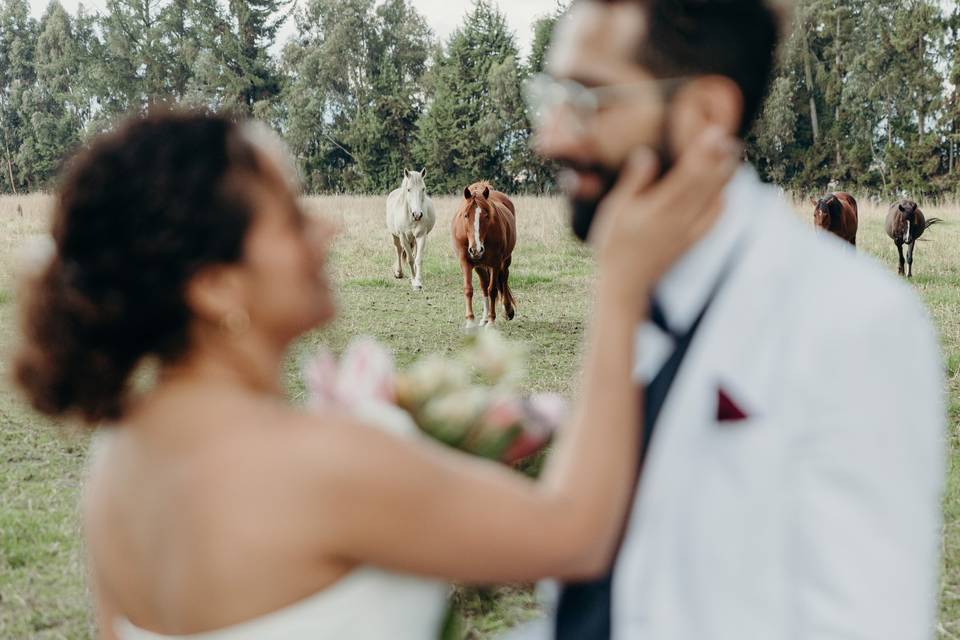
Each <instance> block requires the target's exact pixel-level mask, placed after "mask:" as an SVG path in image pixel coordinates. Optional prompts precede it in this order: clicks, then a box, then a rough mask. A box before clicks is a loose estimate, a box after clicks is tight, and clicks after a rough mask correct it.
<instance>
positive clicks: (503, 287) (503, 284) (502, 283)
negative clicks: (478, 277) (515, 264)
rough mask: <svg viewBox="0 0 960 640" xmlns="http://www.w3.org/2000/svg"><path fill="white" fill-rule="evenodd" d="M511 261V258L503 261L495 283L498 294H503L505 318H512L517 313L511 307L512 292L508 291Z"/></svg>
mask: <svg viewBox="0 0 960 640" xmlns="http://www.w3.org/2000/svg"><path fill="white" fill-rule="evenodd" d="M512 261H513V260H512V259H511V258H507V259H506V261H504V263H503V268H502V269H500V279H499V282H498V283H497V285H498V286H499V288H500V295H502V296H503V310H504V311H505V312H506V314H507V320H513V317H514V316H515V315H516V314H517V312H516V310H515V309H514V308H513V294H512V293H511V292H510V263H511V262H512Z"/></svg>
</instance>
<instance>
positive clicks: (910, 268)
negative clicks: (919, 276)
mask: <svg viewBox="0 0 960 640" xmlns="http://www.w3.org/2000/svg"><path fill="white" fill-rule="evenodd" d="M916 244H917V241H916V240H914V241H913V242H911V243H910V244H908V245H907V277H908V278H912V277H913V248H914V247H915V246H916Z"/></svg>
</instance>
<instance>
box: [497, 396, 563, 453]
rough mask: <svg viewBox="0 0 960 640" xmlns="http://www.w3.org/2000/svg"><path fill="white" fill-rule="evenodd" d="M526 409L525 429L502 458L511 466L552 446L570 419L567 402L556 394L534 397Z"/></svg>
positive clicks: (528, 402)
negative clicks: (564, 424)
mask: <svg viewBox="0 0 960 640" xmlns="http://www.w3.org/2000/svg"><path fill="white" fill-rule="evenodd" d="M524 408H525V415H524V420H523V429H522V430H521V432H520V434H519V435H518V436H517V437H516V439H514V440H513V442H511V443H510V446H509V447H507V450H506V451H504V453H503V456H502V457H501V459H502V460H503V461H504V462H507V463H509V464H513V463H516V462H519V461H520V460H523V459H524V458H529V457H530V456H532V455H533V454H535V453H537V452H538V451H540V450H541V449H543V448H544V447H546V446H547V445H548V444H550V441H551V440H552V439H553V435H554V433H556V432H557V430H559V428H560V427H561V426H562V425H563V423H564V421H565V420H566V419H567V417H568V416H567V414H568V408H567V401H566V400H565V399H564V398H563V397H562V396H559V395H557V394H555V393H541V394H537V395H534V396H533V397H531V398H530V399H529V400H528V401H527V403H526V405H525V407H524Z"/></svg>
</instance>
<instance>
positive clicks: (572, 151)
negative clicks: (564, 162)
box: [533, 105, 585, 158]
mask: <svg viewBox="0 0 960 640" xmlns="http://www.w3.org/2000/svg"><path fill="white" fill-rule="evenodd" d="M584 133H585V131H584V126H583V123H582V122H581V121H580V119H579V118H578V117H577V116H576V114H575V113H574V112H573V109H571V108H570V107H568V106H565V105H558V106H555V107H553V108H552V109H550V111H548V112H547V113H545V114H544V116H543V118H542V120H541V121H540V126H538V127H537V130H536V132H535V135H534V139H533V144H534V148H535V149H536V151H537V153H538V154H540V155H541V156H543V157H545V158H564V157H569V156H574V157H575V156H577V155H579V153H578V152H580V151H582V149H583V139H584Z"/></svg>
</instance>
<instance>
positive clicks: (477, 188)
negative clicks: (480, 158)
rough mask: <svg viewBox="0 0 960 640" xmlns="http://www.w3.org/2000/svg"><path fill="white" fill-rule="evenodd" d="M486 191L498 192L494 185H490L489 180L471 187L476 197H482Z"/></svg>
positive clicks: (475, 183) (481, 181)
mask: <svg viewBox="0 0 960 640" xmlns="http://www.w3.org/2000/svg"><path fill="white" fill-rule="evenodd" d="M484 189H490V191H496V189H494V188H493V185H492V184H490V181H489V180H480V181H479V182H474V183H473V184H472V185H470V191H471V192H472V193H473V194H474V195H482V194H483V190H484Z"/></svg>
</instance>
